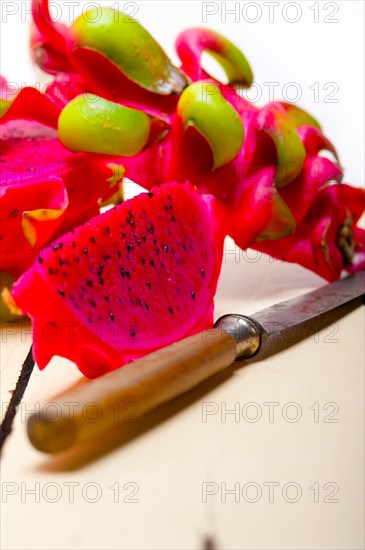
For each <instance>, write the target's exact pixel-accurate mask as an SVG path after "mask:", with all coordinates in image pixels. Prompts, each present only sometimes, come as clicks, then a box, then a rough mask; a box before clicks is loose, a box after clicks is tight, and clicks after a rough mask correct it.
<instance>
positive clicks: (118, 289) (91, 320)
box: [12, 183, 224, 378]
mask: <svg viewBox="0 0 365 550" xmlns="http://www.w3.org/2000/svg"><path fill="white" fill-rule="evenodd" d="M216 208H220V209H221V208H222V207H219V205H218V204H217V201H214V200H213V199H212V197H206V198H204V197H202V196H201V195H200V194H199V193H198V192H197V191H196V190H194V189H193V187H192V186H191V185H190V184H173V183H171V184H164V185H161V186H160V187H158V188H155V189H153V190H152V192H149V193H144V194H141V195H138V196H137V197H135V198H134V199H131V200H129V201H126V202H125V203H123V204H121V205H119V206H117V207H115V208H114V209H112V210H109V211H108V212H106V213H104V214H102V215H100V216H98V217H96V218H94V219H91V220H90V221H89V222H87V223H86V224H85V225H83V226H81V227H78V228H77V229H75V230H74V231H73V232H72V233H68V234H66V235H64V236H62V238H60V239H59V240H58V241H56V242H55V243H54V244H53V245H52V246H51V247H50V248H45V249H44V250H43V251H42V253H41V254H40V256H39V258H38V261H37V262H35V264H34V266H33V267H32V268H31V269H29V270H28V271H27V272H26V273H25V274H24V275H23V276H22V277H21V278H20V279H19V281H18V282H17V283H16V284H15V285H14V287H13V291H12V296H13V299H14V301H15V303H16V305H17V306H18V307H20V308H21V309H22V310H23V311H24V312H25V313H28V314H29V315H30V316H31V318H32V322H33V341H34V354H35V359H36V361H37V363H38V365H39V367H40V368H41V369H42V368H44V367H45V366H46V364H47V363H48V362H49V361H50V359H51V357H53V356H54V355H61V356H63V357H67V358H69V359H71V360H72V361H75V362H76V364H77V365H78V367H79V369H80V370H81V371H82V372H83V373H84V374H85V375H86V376H88V377H91V378H92V377H95V376H99V375H101V374H103V373H104V372H107V371H109V370H112V369H114V368H118V367H120V366H121V365H122V364H124V363H125V362H127V361H129V360H132V359H135V358H137V357H140V356H142V355H144V354H146V353H148V352H150V351H152V350H153V349H155V348H158V347H160V346H163V345H167V344H169V343H172V342H173V341H176V340H179V339H181V338H183V337H185V336H188V335H190V334H194V333H196V332H199V331H201V330H203V329H204V328H208V327H210V326H212V322H213V297H214V294H215V290H216V285H217V280H218V276H219V271H220V266H221V261H222V250H223V239H224V228H222V225H221V224H217V218H216V212H215V209H216ZM219 219H222V213H220V214H219ZM30 289H31V290H32V291H31V292H30ZM40 295H42V297H43V299H42V300H39V296H40ZM70 331H71V332H70ZM55 334H58V337H57V338H54V336H55ZM47 335H48V337H47ZM71 343H72V345H71Z"/></svg>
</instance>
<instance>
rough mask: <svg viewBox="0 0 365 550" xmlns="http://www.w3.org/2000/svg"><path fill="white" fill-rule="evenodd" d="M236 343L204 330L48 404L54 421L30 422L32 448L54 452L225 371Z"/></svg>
mask: <svg viewBox="0 0 365 550" xmlns="http://www.w3.org/2000/svg"><path fill="white" fill-rule="evenodd" d="M236 351H237V342H236V340H235V339H234V337H233V336H232V335H230V334H228V333H227V332H226V331H225V330H222V329H221V328H215V329H211V330H207V331H204V332H201V333H199V334H196V335H194V336H190V337H189V338H186V339H184V340H181V341H179V342H177V343H175V344H172V345H170V346H167V347H165V348H162V349H160V350H158V351H156V352H154V353H151V354H150V355H146V356H145V357H143V358H142V359H138V360H136V361H134V362H133V363H130V364H128V365H125V366H124V367H122V368H121V369H118V370H115V371H112V372H110V373H108V374H105V375H104V376H101V377H100V378H97V379H95V380H91V381H90V382H88V383H86V384H85V385H82V386H81V387H80V388H78V389H75V390H74V391H72V392H70V393H69V394H67V395H66V394H64V395H63V396H62V400H61V399H60V398H58V400H52V404H55V403H56V404H57V406H55V407H52V410H55V416H54V417H51V416H50V413H49V409H50V408H51V407H47V406H45V407H43V409H42V410H41V412H40V413H36V414H34V415H32V416H31V417H30V418H29V421H28V436H29V439H30V441H31V442H32V444H33V445H34V447H36V448H37V449H38V450H40V451H43V452H48V453H57V452H60V451H63V450H65V449H68V448H69V447H71V446H73V445H76V444H78V443H81V442H82V441H84V440H86V439H88V438H90V437H92V436H95V435H97V434H98V433H100V432H103V431H104V430H107V429H109V428H111V427H112V426H113V425H115V424H116V423H122V422H123V421H125V417H126V415H125V414H123V411H124V412H125V411H128V410H131V408H132V409H133V410H134V411H135V414H136V416H137V418H138V417H140V416H142V415H144V414H145V413H146V412H147V411H149V410H151V409H154V408H155V407H157V406H159V405H161V404H162V403H165V402H167V401H170V400H171V399H173V398H174V397H177V396H178V395H180V394H182V393H185V392H187V391H188V390H190V389H192V388H193V387H195V386H197V385H198V384H199V383H200V382H202V381H203V380H205V379H207V378H209V377H211V376H212V375H214V374H216V373H217V372H219V371H221V370H223V369H224V368H226V367H227V366H229V365H230V364H231V363H233V361H234V360H235V358H236Z"/></svg>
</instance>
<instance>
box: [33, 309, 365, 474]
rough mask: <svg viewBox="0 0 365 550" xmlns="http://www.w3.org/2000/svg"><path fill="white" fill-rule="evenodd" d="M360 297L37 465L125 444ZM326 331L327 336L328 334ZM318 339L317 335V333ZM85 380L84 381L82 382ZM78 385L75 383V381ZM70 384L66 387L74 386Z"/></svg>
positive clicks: (62, 467) (73, 461)
mask: <svg viewBox="0 0 365 550" xmlns="http://www.w3.org/2000/svg"><path fill="white" fill-rule="evenodd" d="M361 302H362V299H361V298H359V299H357V300H354V301H353V302H350V303H349V304H346V305H344V306H342V307H340V308H337V309H336V310H334V311H332V312H329V313H326V314H324V315H322V316H321V317H319V318H317V319H316V320H314V321H310V322H306V323H303V324H302V325H300V327H296V328H295V329H287V330H285V331H283V332H281V333H279V334H277V335H274V336H272V337H271V338H270V340H269V342H268V345H267V346H266V349H265V350H263V351H262V352H260V353H259V354H258V355H257V356H256V357H253V358H252V359H250V360H245V361H236V362H235V363H233V364H232V365H230V366H229V367H228V368H227V369H226V370H225V371H223V372H221V373H219V374H217V375H215V376H214V377H212V378H211V379H209V380H206V381H205V382H203V383H202V384H200V385H199V386H198V387H196V388H194V389H193V390H191V391H189V392H188V393H186V394H184V395H181V396H180V397H177V398H175V399H174V400H173V401H171V402H169V403H166V404H164V405H162V406H160V407H159V408H158V409H156V410H154V411H151V412H149V413H148V415H146V416H145V417H142V418H140V419H138V420H137V421H134V422H124V423H122V424H118V425H116V426H113V428H111V429H110V430H108V431H107V432H105V433H103V434H102V435H100V434H99V435H98V436H97V437H95V438H92V439H89V440H88V441H87V442H84V443H82V444H79V445H78V446H77V447H74V448H72V449H70V450H68V451H66V452H63V453H60V454H57V455H50V457H49V458H48V459H47V461H46V462H44V463H43V464H41V465H40V466H38V467H37V469H38V470H40V471H43V472H57V471H59V472H65V471H72V470H77V469H79V468H82V467H85V466H87V465H88V464H90V463H91V462H93V461H95V460H97V459H99V458H101V457H103V456H105V455H107V454H108V453H111V452H113V451H114V450H116V449H118V448H119V447H121V446H123V445H127V444H128V443H130V442H132V441H133V440H134V439H136V438H137V437H140V436H142V435H143V434H145V433H147V432H149V431H150V430H152V429H153V428H155V427H157V426H159V425H160V424H162V423H163V422H166V421H168V420H169V419H170V418H172V417H174V416H175V415H177V414H179V413H180V412H181V411H183V410H184V409H186V408H188V407H189V406H190V405H191V404H193V403H195V402H197V401H199V400H201V399H202V398H203V397H204V396H205V395H207V394H208V393H209V392H210V391H212V390H213V389H215V388H217V387H219V386H220V385H222V384H223V383H224V382H225V381H227V380H228V379H230V378H231V377H232V376H233V375H234V373H235V370H237V369H242V368H243V367H245V366H250V365H253V364H254V363H256V362H257V361H262V360H264V359H265V358H267V357H270V356H272V355H273V354H275V353H279V352H281V351H283V350H285V349H287V348H289V347H290V346H292V345H294V344H295V343H297V342H300V341H302V340H304V339H306V338H313V336H314V337H317V335H319V332H320V331H321V330H323V329H325V328H327V327H330V326H331V325H332V326H333V327H334V332H335V331H336V329H337V322H338V321H339V320H340V319H341V318H342V317H344V316H345V315H347V314H349V313H350V312H352V311H353V310H354V309H356V308H357V307H359V306H360V304H361ZM328 334H329V333H327V337H328ZM318 341H319V342H320V341H321V340H320V338H319V336H318ZM83 383H87V382H83ZM77 385H79V383H78V384H77ZM74 388H75V386H73V387H72V388H70V389H74ZM68 391H69V390H68Z"/></svg>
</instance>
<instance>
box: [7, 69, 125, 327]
mask: <svg viewBox="0 0 365 550" xmlns="http://www.w3.org/2000/svg"><path fill="white" fill-rule="evenodd" d="M1 92H2V94H1V95H2V101H1V105H2V111H1V114H2V116H1V117H0V123H1V148H2V154H1V159H0V160H1V163H0V186H1V193H0V207H1V220H0V272H1V273H2V274H3V275H2V277H3V279H4V280H6V281H10V280H11V277H13V278H14V277H18V276H19V275H20V274H21V273H23V272H24V270H25V269H27V268H28V267H29V266H31V265H32V263H33V261H34V259H35V258H36V256H37V254H38V252H39V250H40V248H42V247H43V246H45V245H46V244H48V243H49V242H51V241H52V240H54V239H55V238H56V237H57V236H59V235H62V234H63V233H64V232H66V231H68V230H69V229H71V228H72V227H74V226H75V225H78V224H81V223H83V222H84V221H86V220H88V219H89V218H90V217H92V216H95V215H97V214H98V213H99V211H100V205H101V204H103V203H104V202H108V201H110V200H113V201H117V200H118V197H119V198H120V186H121V182H122V179H123V176H124V168H123V167H122V166H121V165H120V164H119V163H118V162H117V160H115V159H113V158H110V157H105V156H101V155H90V154H73V153H70V151H69V150H68V149H66V148H65V147H64V146H63V145H62V144H61V143H60V141H59V139H58V134H57V130H56V129H55V127H57V120H58V116H59V110H58V109H57V108H56V107H55V105H54V104H52V102H51V101H50V100H49V99H47V98H46V97H45V96H43V95H42V94H40V93H39V92H38V91H37V90H35V89H32V88H30V87H28V88H24V89H23V90H21V91H20V92H19V93H18V94H17V95H15V96H14V97H12V96H10V90H8V86H7V83H6V81H5V80H4V79H2V81H1ZM9 276H10V277H9ZM1 308H2V309H1V311H2V314H1V319H2V320H8V319H10V318H11V319H12V320H13V318H12V317H11V316H10V315H9V312H7V314H6V315H3V312H6V307H5V305H4V304H3V303H1Z"/></svg>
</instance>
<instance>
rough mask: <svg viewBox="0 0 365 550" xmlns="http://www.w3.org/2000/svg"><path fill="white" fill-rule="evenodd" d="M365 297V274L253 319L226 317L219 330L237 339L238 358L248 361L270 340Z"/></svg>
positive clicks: (336, 283) (266, 310) (299, 298)
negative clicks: (276, 335)
mask: <svg viewBox="0 0 365 550" xmlns="http://www.w3.org/2000/svg"><path fill="white" fill-rule="evenodd" d="M364 294H365V273H364V271H360V272H358V273H356V274H355V275H352V276H350V277H346V278H344V279H340V280H338V281H335V282H334V283H330V284H326V285H324V286H323V287H321V288H318V289H316V290H313V291H312V292H308V293H307V294H303V295H302V296H299V297H298V298H293V299H291V300H286V301H285V302H280V303H278V304H275V305H273V306H270V307H268V308H266V309H263V310H261V311H258V312H257V313H254V314H253V315H252V316H250V317H246V316H243V315H234V314H233V315H232V314H230V315H223V316H222V317H220V318H219V319H218V321H217V322H216V324H215V327H216V328H220V329H222V330H224V331H225V332H228V334H230V335H231V336H233V338H234V339H235V341H236V343H237V357H240V358H248V357H252V356H253V355H255V354H256V353H258V351H259V350H260V348H261V346H262V345H263V344H264V343H265V342H266V341H267V339H268V337H270V336H272V335H274V334H277V333H280V332H282V331H284V330H287V329H288V328H291V329H293V328H295V327H296V326H299V325H301V324H302V323H305V322H306V321H310V320H311V319H315V318H318V317H319V316H321V315H323V314H324V313H327V312H329V311H332V310H334V309H336V308H338V307H340V306H342V305H344V304H346V303H347V302H350V301H351V300H354V299H356V298H359V297H360V296H362V295H364Z"/></svg>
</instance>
